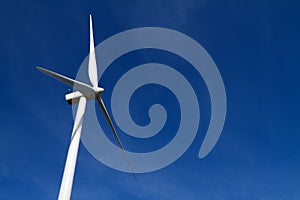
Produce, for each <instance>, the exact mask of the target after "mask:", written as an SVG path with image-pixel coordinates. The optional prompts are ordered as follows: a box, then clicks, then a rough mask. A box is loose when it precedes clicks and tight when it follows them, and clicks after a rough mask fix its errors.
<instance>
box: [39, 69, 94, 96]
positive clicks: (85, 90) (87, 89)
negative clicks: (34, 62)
mask: <svg viewBox="0 0 300 200" xmlns="http://www.w3.org/2000/svg"><path fill="white" fill-rule="evenodd" d="M36 68H37V69H38V70H39V71H40V72H42V73H44V74H46V75H48V76H50V77H52V78H55V79H56V80H58V81H60V82H62V83H64V84H66V85H68V86H70V87H73V88H75V89H76V90H78V91H79V92H81V93H82V94H83V95H85V96H90V95H93V94H95V90H94V89H93V88H92V87H91V86H89V85H87V84H85V83H82V82H79V81H76V80H74V79H71V78H68V77H66V76H63V75H61V74H58V73H56V72H53V71H50V70H47V69H44V68H42V67H36Z"/></svg>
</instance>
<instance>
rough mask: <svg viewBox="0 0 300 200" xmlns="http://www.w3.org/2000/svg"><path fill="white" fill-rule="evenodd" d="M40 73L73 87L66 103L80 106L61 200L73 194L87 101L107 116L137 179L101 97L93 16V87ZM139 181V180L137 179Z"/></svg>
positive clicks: (90, 73)
mask: <svg viewBox="0 0 300 200" xmlns="http://www.w3.org/2000/svg"><path fill="white" fill-rule="evenodd" d="M36 68H37V69H38V70H39V71H41V72H42V73H44V74H46V75H48V76H50V77H52V78H54V79H57V80H58V81H60V82H63V83H64V84H66V85H68V86H70V87H73V88H74V89H75V90H77V91H75V92H72V93H70V94H67V95H66V96H65V97H66V101H67V102H68V103H69V104H70V105H73V104H78V108H77V113H76V116H75V120H74V126H73V131H72V137H71V142H70V146H69V150H68V155H67V160H66V164H65V169H64V173H63V178H62V181H61V185H60V190H59V195H58V199H59V200H69V199H70V197H71V192H72V185H73V178H74V172H75V166H76V160H77V154H78V147H79V142H80V136H81V130H82V123H83V118H84V113H85V107H86V102H87V100H92V99H96V100H97V102H98V104H99V107H100V109H101V111H102V113H103V114H104V116H105V119H106V121H107V122H108V124H109V126H110V128H111V130H112V132H113V134H114V137H115V139H116V140H117V143H118V145H119V147H120V148H121V151H122V153H123V155H124V157H125V158H126V161H127V163H128V165H129V167H130V169H131V172H132V174H133V175H134V178H135V179H136V177H135V174H134V172H133V168H132V166H131V164H130V162H129V160H128V158H127V156H126V153H125V150H124V148H123V145H122V143H121V141H120V139H119V137H118V135H117V133H116V130H115V128H114V125H113V123H112V121H111V119H110V117H109V115H108V112H107V110H106V108H105V105H104V103H103V101H102V99H101V97H100V95H101V93H102V92H103V91H104V89H103V88H101V87H98V74H97V65H96V55H95V45H94V37H93V25H92V16H91V15H90V54H89V64H88V75H89V79H90V82H91V86H90V85H88V84H86V83H82V82H79V81H77V80H74V79H71V78H68V77H66V76H63V75H60V74H58V73H55V72H53V71H50V70H47V69H44V68H42V67H36ZM136 181H137V179H136Z"/></svg>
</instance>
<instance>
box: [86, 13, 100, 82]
mask: <svg viewBox="0 0 300 200" xmlns="http://www.w3.org/2000/svg"><path fill="white" fill-rule="evenodd" d="M88 73H89V78H90V81H91V84H92V86H93V87H98V74H97V64H96V55H95V44H94V36H93V22H92V15H90V55H89V68H88Z"/></svg>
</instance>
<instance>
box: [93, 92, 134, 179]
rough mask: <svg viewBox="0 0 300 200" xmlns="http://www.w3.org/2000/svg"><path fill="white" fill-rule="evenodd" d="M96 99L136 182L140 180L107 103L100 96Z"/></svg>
mask: <svg viewBox="0 0 300 200" xmlns="http://www.w3.org/2000/svg"><path fill="white" fill-rule="evenodd" d="M96 99H97V102H98V104H99V106H100V108H101V111H102V113H103V114H104V116H105V119H106V120H107V122H108V124H109V126H110V128H111V130H112V132H113V134H114V136H115V139H116V140H117V142H118V145H119V147H120V148H121V150H122V153H123V155H124V157H125V159H126V162H127V164H128V166H129V168H130V170H131V173H132V175H133V176H134V178H135V180H136V182H138V180H137V178H136V176H135V173H134V170H133V167H132V165H131V164H130V161H129V159H128V157H127V155H126V153H125V149H124V147H123V145H122V143H121V140H120V139H119V136H118V134H117V132H116V130H115V127H114V125H113V123H112V121H111V119H110V117H109V115H108V112H107V110H106V108H105V105H104V103H103V101H102V99H101V98H100V97H99V96H98V97H96Z"/></svg>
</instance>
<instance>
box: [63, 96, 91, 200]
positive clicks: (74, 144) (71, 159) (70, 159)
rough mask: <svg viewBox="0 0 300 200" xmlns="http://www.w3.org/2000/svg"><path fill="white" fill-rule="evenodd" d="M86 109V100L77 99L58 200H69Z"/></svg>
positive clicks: (82, 98) (83, 98)
mask: <svg viewBox="0 0 300 200" xmlns="http://www.w3.org/2000/svg"><path fill="white" fill-rule="evenodd" d="M85 107H86V98H85V97H81V98H80V99H79V104H78V109H77V113H76V117H75V121H74V127H73V131H72V137H71V142H70V146H69V150H68V155H67V160H66V164H65V169H64V174H63V178H62V182H61V185H60V190H59V195H58V199H59V200H69V199H70V198H71V192H72V186H73V178H74V172H75V166H76V160H77V154H78V147H79V142H80V136H81V129H82V122H83V116H84V112H85Z"/></svg>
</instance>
